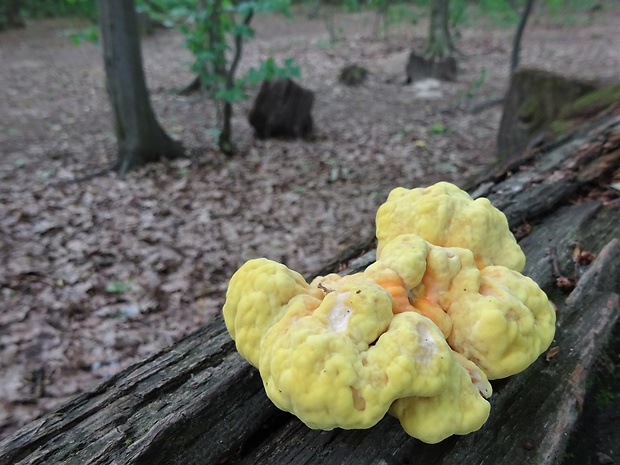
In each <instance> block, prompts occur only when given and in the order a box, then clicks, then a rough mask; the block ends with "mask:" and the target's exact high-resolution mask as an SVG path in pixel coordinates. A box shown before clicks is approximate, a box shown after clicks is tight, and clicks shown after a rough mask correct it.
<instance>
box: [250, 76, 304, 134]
mask: <svg viewBox="0 0 620 465" xmlns="http://www.w3.org/2000/svg"><path fill="white" fill-rule="evenodd" d="M313 104H314V92H312V91H311V90H308V89H305V88H303V87H302V86H300V85H299V84H297V83H296V82H295V81H293V80H292V79H288V78H286V79H273V80H270V81H263V83H262V85H261V88H260V91H259V92H258V95H257V96H256V99H255V100H254V104H253V105H252V109H251V110H250V113H249V115H248V121H249V122H250V124H251V125H252V127H253V128H254V131H255V135H256V136H257V137H259V138H261V139H263V138H269V137H292V138H300V137H305V138H307V137H310V136H311V135H312V132H313V130H314V126H313V121H312V105H313Z"/></svg>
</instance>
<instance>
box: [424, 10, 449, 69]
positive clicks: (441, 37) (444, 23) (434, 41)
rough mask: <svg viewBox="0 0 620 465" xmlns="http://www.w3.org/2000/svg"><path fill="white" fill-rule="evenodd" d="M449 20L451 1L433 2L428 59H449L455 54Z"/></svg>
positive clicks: (426, 53)
mask: <svg viewBox="0 0 620 465" xmlns="http://www.w3.org/2000/svg"><path fill="white" fill-rule="evenodd" d="M449 19H450V0H433V2H432V4H431V22H430V25H429V28H428V42H427V44H426V50H425V55H426V58H447V57H450V56H452V55H453V54H454V45H453V43H452V37H451V36H450V30H449V28H448V22H449Z"/></svg>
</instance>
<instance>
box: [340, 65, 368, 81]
mask: <svg viewBox="0 0 620 465" xmlns="http://www.w3.org/2000/svg"><path fill="white" fill-rule="evenodd" d="M367 77H368V70H367V69H366V68H363V67H362V66H359V65H347V66H345V67H344V68H342V69H341V70H340V74H339V75H338V82H340V83H341V84H344V85H345V86H359V85H360V84H362V83H363V82H364V81H365V80H366V78H367Z"/></svg>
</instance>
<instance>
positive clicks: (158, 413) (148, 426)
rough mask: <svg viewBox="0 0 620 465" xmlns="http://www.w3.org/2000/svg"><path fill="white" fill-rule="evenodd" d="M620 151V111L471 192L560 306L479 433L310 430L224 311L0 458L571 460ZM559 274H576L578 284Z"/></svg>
mask: <svg viewBox="0 0 620 465" xmlns="http://www.w3.org/2000/svg"><path fill="white" fill-rule="evenodd" d="M618 151H620V117H616V118H615V119H614V118H608V119H607V120H605V121H602V122H599V123H598V124H597V125H591V126H590V127H589V128H587V129H584V130H582V131H579V132H577V133H575V134H573V135H571V136H570V137H567V138H565V139H564V140H563V141H562V142H557V143H556V144H555V146H554V147H548V148H547V149H546V150H544V151H540V152H538V153H537V154H536V155H532V157H531V158H530V159H529V160H528V163H527V165H526V166H522V167H521V168H520V169H517V168H514V167H513V169H511V171H510V175H508V173H507V172H506V171H504V172H499V173H497V174H496V175H493V176H491V177H490V178H488V179H486V180H485V181H484V182H482V183H480V185H478V187H477V189H476V190H475V191H474V192H473V193H472V195H473V196H478V195H485V196H487V197H488V198H489V199H490V200H491V202H492V203H493V204H494V205H495V206H497V207H498V208H499V209H501V210H502V211H504V212H505V213H506V215H507V218H508V222H509V224H510V227H511V228H513V229H517V230H519V231H521V232H522V234H520V236H525V237H524V238H523V239H522V240H521V241H520V244H521V246H522V248H523V250H524V252H525V254H526V256H527V265H526V268H525V274H526V275H528V276H530V277H531V278H532V279H534V280H535V281H536V282H537V283H538V284H539V285H540V286H541V288H542V289H543V290H545V292H547V294H548V295H549V297H550V299H551V300H552V301H553V302H554V303H555V304H556V306H557V315H558V326H557V331H556V337H555V340H554V342H553V343H552V350H550V351H549V352H547V354H546V356H541V357H540V358H539V359H538V360H537V361H536V362H535V363H534V364H533V365H532V366H530V367H529V368H528V369H527V370H525V371H524V372H522V373H519V374H517V375H515V376H512V377H510V378H508V379H506V380H500V381H494V382H493V390H494V393H493V396H492V397H491V399H490V401H491V404H492V408H491V416H490V417H489V420H488V421H487V423H486V424H485V425H484V426H483V427H482V428H481V429H480V430H479V431H477V432H475V433H471V434H469V435H467V436H463V437H452V438H449V439H446V440H445V441H442V442H441V443H439V444H434V445H429V444H423V443H421V442H420V441H417V440H415V439H413V438H411V437H409V436H408V435H407V434H406V433H405V432H404V430H403V429H402V428H401V427H400V425H399V423H398V421H397V420H396V419H395V418H393V417H390V416H389V415H388V416H386V417H385V418H384V419H383V420H381V421H380V422H379V423H378V424H377V425H375V426H374V427H372V428H369V429H365V430H351V431H343V430H339V429H335V430H333V431H317V430H310V429H309V428H307V427H306V426H304V425H303V423H301V422H300V421H299V420H298V419H297V418H295V417H294V416H292V415H290V414H288V413H284V412H281V411H279V410H278V409H277V408H276V407H275V406H274V405H273V404H272V403H271V402H270V401H269V399H268V398H267V396H266V395H265V392H264V389H263V385H262V382H261V379H260V376H259V374H258V371H257V370H256V369H255V368H252V367H251V366H250V365H249V364H248V363H247V362H246V361H245V360H243V359H242V358H241V357H240V356H239V354H238V353H237V352H236V350H235V344H234V342H233V341H232V340H231V339H230V336H229V335H228V333H227V332H226V329H225V328H224V323H223V321H222V320H221V318H218V319H216V320H215V321H213V322H212V323H210V324H209V325H207V326H205V327H204V328H202V329H200V330H199V331H197V332H196V333H194V334H192V335H191V336H189V337H187V338H186V339H184V340H182V341H180V342H178V343H177V344H175V345H173V346H171V347H168V348H166V349H164V350H163V351H161V352H160V353H158V354H155V355H153V356H151V357H149V358H147V359H145V360H143V361H141V362H139V363H137V364H135V365H133V366H131V367H129V368H127V369H126V370H124V371H123V372H121V373H118V374H117V375H115V376H113V377H112V378H110V379H109V380H107V381H105V382H104V383H102V384H101V385H99V386H98V387H97V388H95V389H93V390H91V391H90V392H87V393H84V394H82V395H81V396H79V397H77V398H75V399H73V400H72V401H70V402H68V403H67V404H65V405H64V406H62V407H60V408H59V409H58V410H57V411H56V412H54V413H52V414H50V415H47V416H45V417H43V418H40V419H38V420H35V421H34V422H32V423H31V424H29V425H27V426H25V427H24V428H22V429H21V430H19V431H17V432H16V433H15V434H13V435H12V436H10V437H8V438H6V439H4V440H3V441H0V464H2V465H4V464H31V465H35V464H40V465H44V464H56V463H63V464H67V465H71V464H76V465H77V464H80V465H81V464H84V463H89V464H133V465H137V464H145V465H146V464H148V465H156V464H166V465H167V464H183V465H190V464H194V463H197V464H248V465H249V464H252V465H257V464H269V465H271V464H301V463H304V464H308V465H319V464H341V463H342V464H356V465H377V464H384V465H402V464H407V463H411V464H413V463H415V464H416V465H457V464H458V465H461V464H463V463H466V464H479V463H485V464H486V463H489V464H493V465H513V464H536V465H559V464H565V462H563V455H564V451H565V450H566V445H567V442H568V440H569V437H570V436H571V433H572V432H573V431H574V428H575V425H576V423H577V419H578V417H579V416H580V413H581V411H582V408H583V405H584V399H587V394H588V391H589V390H590V389H591V388H592V386H593V385H594V384H595V383H594V382H593V378H592V371H593V370H592V368H593V366H594V364H595V361H596V360H597V359H598V357H599V356H600V355H601V354H602V353H603V352H604V351H605V347H606V345H607V344H608V343H609V341H610V339H611V338H612V334H613V333H612V330H613V329H614V327H616V328H617V326H616V325H617V321H618V317H619V313H620V312H619V311H618V309H619V308H620V281H619V280H618V276H620V241H619V240H618V237H620V222H618V218H619V215H620V203H618V200H617V198H618V196H617V193H613V189H610V188H608V190H607V191H605V190H604V189H605V186H607V185H608V184H609V182H608V181H607V176H608V175H609V170H608V169H607V170H605V169H604V166H603V165H605V166H608V165H606V163H607V161H608V160H609V158H610V157H611V156H612V154H614V153H616V152H618ZM606 160H607V161H606ZM613 172H615V171H614V170H613V169H612V173H613ZM597 173H598V174H597ZM614 198H615V199H616V200H613V199H614ZM532 224H533V225H534V227H533V228H532V226H531V225H532ZM574 243H579V244H580V247H581V250H584V251H588V252H591V253H592V254H594V255H595V257H596V258H595V259H594V261H593V262H592V263H591V264H589V265H587V266H585V265H584V266H582V267H579V269H576V264H575V261H574V257H573V248H572V247H571V245H572V244H574ZM550 248H554V249H555V253H554V254H553V256H554V257H556V259H557V261H555V262H554V261H551V260H550V259H549V256H550V253H549V250H550ZM349 258H350V257H349ZM373 261H374V252H372V251H371V252H369V253H367V254H365V255H363V256H361V257H358V258H356V259H355V260H353V261H350V260H349V259H343V260H338V261H336V262H335V266H338V267H339V265H343V264H348V269H347V270H346V273H355V272H357V271H360V269H362V268H365V267H366V266H367V265H369V264H370V263H372V262H373ZM556 270H559V272H560V273H564V274H566V275H569V276H570V277H573V278H575V280H576V281H577V282H576V287H575V288H574V290H572V292H570V294H568V293H567V291H565V290H562V289H560V288H559V287H558V285H557V281H556V278H557V276H556V274H557V273H556ZM330 271H335V270H329V269H327V270H323V272H330ZM616 334H617V333H616ZM613 402H614V404H613V405H612V406H610V407H609V408H611V407H614V406H615V408H616V409H618V408H620V401H619V400H618V399H617V397H616V398H615V400H613ZM614 458H616V457H615V456H614Z"/></svg>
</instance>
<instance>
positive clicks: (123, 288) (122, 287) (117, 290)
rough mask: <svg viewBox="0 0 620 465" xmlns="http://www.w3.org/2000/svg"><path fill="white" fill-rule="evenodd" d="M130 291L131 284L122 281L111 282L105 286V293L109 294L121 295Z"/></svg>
mask: <svg viewBox="0 0 620 465" xmlns="http://www.w3.org/2000/svg"><path fill="white" fill-rule="evenodd" d="M130 289H131V284H130V283H127V282H124V281H112V282H110V283H108V284H106V287H105V291H106V292H108V293H110V294H122V293H123V292H127V291H128V290H130Z"/></svg>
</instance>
